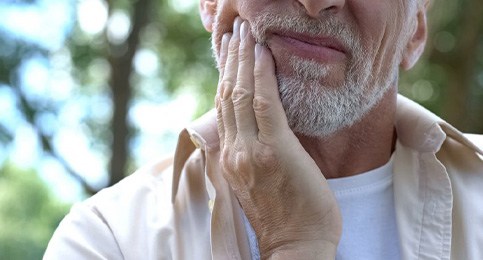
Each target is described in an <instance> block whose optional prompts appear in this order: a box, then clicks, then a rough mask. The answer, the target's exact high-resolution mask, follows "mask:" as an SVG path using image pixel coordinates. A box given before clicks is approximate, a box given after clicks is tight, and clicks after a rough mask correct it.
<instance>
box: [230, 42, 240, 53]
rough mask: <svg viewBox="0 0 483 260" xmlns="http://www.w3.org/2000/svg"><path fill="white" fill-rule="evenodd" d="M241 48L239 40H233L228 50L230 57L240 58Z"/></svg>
mask: <svg viewBox="0 0 483 260" xmlns="http://www.w3.org/2000/svg"><path fill="white" fill-rule="evenodd" d="M239 46H240V41H239V40H233V41H232V43H231V44H230V48H228V56H233V55H234V56H238V48H239Z"/></svg>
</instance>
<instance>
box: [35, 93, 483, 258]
mask: <svg viewBox="0 0 483 260" xmlns="http://www.w3.org/2000/svg"><path fill="white" fill-rule="evenodd" d="M395 127H396V130H397V134H398V142H397V144H396V150H395V152H394V155H393V156H394V168H393V172H394V176H393V178H394V180H393V181H394V184H393V185H394V199H395V208H396V221H397V226H398V233H399V235H400V239H399V241H400V251H401V256H402V259H458V260H460V259H475V260H481V259H483V159H482V155H483V152H482V150H481V148H482V147H483V136H477V135H463V134H461V133H460V132H459V131H457V130H456V129H454V128H453V127H452V126H450V125H449V124H447V123H446V122H444V121H443V120H441V119H440V118H439V117H437V116H435V115H433V114H432V113H430V112H428V111H427V110H425V109H424V108H422V107H420V106H419V105H417V104H416V103H414V102H412V101H410V100H408V99H406V98H404V97H402V96H399V97H398V108H397V120H396V125H395ZM478 147H479V148H478ZM218 158H219V148H218V136H217V130H216V120H215V115H214V113H213V112H211V113H208V114H206V115H205V116H204V117H202V118H201V119H199V120H197V121H196V122H195V123H194V124H193V125H192V126H191V127H189V128H187V129H185V130H184V131H183V132H182V133H181V134H180V137H179V140H178V146H177V149H176V154H175V158H174V161H173V162H172V163H171V162H168V163H167V162H166V161H163V162H160V163H157V164H154V165H150V166H147V167H145V168H142V169H140V170H139V171H137V172H136V173H134V174H132V175H131V176H129V177H127V178H125V179H124V180H123V181H121V182H120V183H119V184H117V185H115V186H113V187H111V188H108V189H105V190H103V191H101V192H99V193H98V194H97V195H95V196H93V197H92V198H90V199H88V200H86V201H84V202H82V203H79V204H77V205H75V206H74V207H73V208H72V210H71V212H70V213H69V214H68V215H67V216H66V217H65V219H64V220H63V221H62V223H61V224H60V225H59V227H58V229H57V230H56V232H55V234H54V236H53V237H52V240H51V241H50V243H49V246H48V248H47V251H46V253H45V256H44V258H45V259H250V248H249V245H248V239H247V234H246V231H245V227H244V224H243V219H242V214H241V213H242V211H241V208H240V206H239V204H238V202H237V200H236V197H235V196H234V194H233V192H232V191H231V189H230V187H229V186H228V184H227V183H226V181H225V180H224V179H223V177H222V174H221V173H220V169H219V167H218Z"/></svg>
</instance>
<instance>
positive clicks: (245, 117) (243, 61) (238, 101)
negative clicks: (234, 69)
mask: <svg viewBox="0 0 483 260" xmlns="http://www.w3.org/2000/svg"><path fill="white" fill-rule="evenodd" d="M254 65H255V39H254V38H253V36H252V34H251V32H250V25H249V24H248V22H247V21H244V22H243V23H242V25H241V28H240V48H239V54H238V75H237V82H236V86H235V89H234V90H233V94H232V100H233V108H234V111H235V118H236V126H237V137H239V136H242V137H243V138H249V137H252V138H255V137H256V133H257V131H258V127H257V122H256V120H255V112H254V111H253V95H254V91H255V89H254V84H255V82H254V76H253V69H254Z"/></svg>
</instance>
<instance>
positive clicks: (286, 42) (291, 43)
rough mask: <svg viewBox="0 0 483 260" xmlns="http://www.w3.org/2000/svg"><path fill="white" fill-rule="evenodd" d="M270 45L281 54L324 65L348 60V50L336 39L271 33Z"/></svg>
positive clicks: (288, 33) (291, 33) (292, 33)
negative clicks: (290, 54) (292, 55)
mask: <svg viewBox="0 0 483 260" xmlns="http://www.w3.org/2000/svg"><path fill="white" fill-rule="evenodd" d="M270 34H271V35H270V36H271V37H269V39H268V44H269V46H270V48H271V49H272V51H274V52H277V51H279V52H280V53H281V54H283V53H286V52H287V51H288V52H290V53H292V54H294V55H297V56H300V57H302V58H306V59H312V60H316V61H319V62H322V63H331V62H337V61H341V60H344V59H346V57H347V50H346V48H345V47H344V45H343V44H342V43H341V42H340V41H338V40H337V39H335V38H332V37H325V36H311V35H306V34H299V33H294V32H271V33H270Z"/></svg>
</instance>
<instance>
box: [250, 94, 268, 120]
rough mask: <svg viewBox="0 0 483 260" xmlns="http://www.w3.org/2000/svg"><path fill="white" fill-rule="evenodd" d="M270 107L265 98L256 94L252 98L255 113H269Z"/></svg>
mask: <svg viewBox="0 0 483 260" xmlns="http://www.w3.org/2000/svg"><path fill="white" fill-rule="evenodd" d="M270 108H271V104H270V101H269V100H268V99H267V98H265V97H261V96H256V97H254V98H253V109H254V110H255V112H256V113H257V115H261V116H263V115H266V114H267V115H268V113H270Z"/></svg>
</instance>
